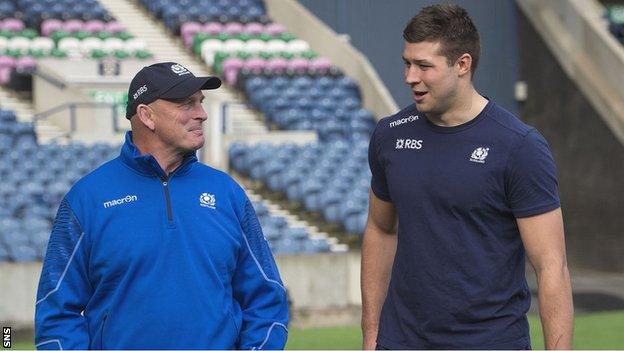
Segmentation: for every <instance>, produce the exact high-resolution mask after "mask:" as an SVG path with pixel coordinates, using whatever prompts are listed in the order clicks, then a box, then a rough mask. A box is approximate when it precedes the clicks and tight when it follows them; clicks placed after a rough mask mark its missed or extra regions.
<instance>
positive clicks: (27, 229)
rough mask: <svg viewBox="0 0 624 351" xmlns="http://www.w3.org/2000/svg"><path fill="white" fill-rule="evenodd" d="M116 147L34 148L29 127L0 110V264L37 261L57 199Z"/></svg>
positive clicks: (78, 144) (74, 145) (99, 145)
mask: <svg viewBox="0 0 624 351" xmlns="http://www.w3.org/2000/svg"><path fill="white" fill-rule="evenodd" d="M118 152H119V146H118V145H109V144H97V143H96V144H93V145H91V146H86V145H83V144H80V143H71V144H69V145H61V144H55V143H50V144H39V143H38V142H37V137H36V134H35V131H34V129H33V126H32V124H31V123H25V122H18V121H17V119H16V116H15V113H14V112H13V111H10V110H5V109H0V177H1V178H2V180H3V182H2V183H1V185H0V207H1V208H2V210H1V211H0V223H1V224H0V247H2V249H0V260H8V261H15V262H24V261H34V260H41V259H42V258H43V255H44V253H45V246H46V244H47V240H48V237H49V235H50V229H51V226H52V221H53V219H54V216H55V213H56V209H57V207H58V204H59V203H60V200H61V198H62V196H63V195H64V194H65V192H67V190H69V187H70V186H71V184H73V183H74V182H75V181H76V180H78V178H80V177H82V176H83V175H85V174H86V173H87V172H89V171H91V170H93V169H94V168H96V167H98V166H99V165H100V164H102V163H103V162H105V161H107V160H109V159H111V158H113V157H115V156H116V155H117V154H118Z"/></svg>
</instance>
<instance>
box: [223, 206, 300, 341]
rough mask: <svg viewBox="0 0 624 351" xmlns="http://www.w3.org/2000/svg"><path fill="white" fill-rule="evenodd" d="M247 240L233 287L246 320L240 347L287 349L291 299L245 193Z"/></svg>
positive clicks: (244, 228) (243, 323)
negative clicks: (287, 295)
mask: <svg viewBox="0 0 624 351" xmlns="http://www.w3.org/2000/svg"><path fill="white" fill-rule="evenodd" d="M241 227H242V230H243V238H242V240H243V243H242V250H241V254H240V256H239V259H238V264H237V268H236V272H235V273H234V277H233V279H232V288H233V292H234V298H235V299H236V300H237V301H238V303H239V304H240V306H241V310H242V315H243V318H242V319H243V321H242V326H241V331H240V334H239V345H238V348H239V349H257V350H266V349H271V350H275V349H283V348H284V346H285V345H286V339H287V337H288V328H287V325H288V299H287V297H286V289H285V287H284V285H283V284H282V281H281V279H280V276H279V272H278V269H277V265H276V264H275V261H274V259H273V256H272V254H271V251H270V249H269V245H268V242H267V241H266V238H265V237H264V235H263V234H262V229H261V228H260V222H259V221H258V217H257V216H256V212H255V211H254V208H253V206H252V205H251V202H250V201H249V200H248V199H247V198H246V197H245V207H244V218H243V220H242V223H241Z"/></svg>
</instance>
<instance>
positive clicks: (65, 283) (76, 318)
mask: <svg viewBox="0 0 624 351" xmlns="http://www.w3.org/2000/svg"><path fill="white" fill-rule="evenodd" d="M86 246H87V245H86V244H85V238H84V232H83V231H82V229H81V227H80V223H79V222H78V220H77V219H76V217H75V215H74V213H73V211H72V209H71V208H70V206H69V203H68V202H67V200H66V199H63V201H62V202H61V205H60V207H59V210H58V213H57V215H56V219H55V220H54V225H53V227H52V233H51V235H50V240H49V242H48V248H47V251H46V255H45V259H44V262H43V268H42V271H41V277H40V279H39V288H38V290H37V301H36V303H35V344H36V345H35V346H36V348H37V349H88V348H89V332H88V327H87V321H86V319H85V317H84V316H83V315H82V311H83V310H84V307H85V305H86V304H87V301H88V300H89V296H90V295H91V292H92V288H91V285H90V283H89V280H88V278H87V253H86Z"/></svg>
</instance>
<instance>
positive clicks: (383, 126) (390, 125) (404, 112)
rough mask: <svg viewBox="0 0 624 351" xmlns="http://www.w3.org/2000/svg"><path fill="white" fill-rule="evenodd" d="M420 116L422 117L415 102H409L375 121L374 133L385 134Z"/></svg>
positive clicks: (410, 122)
mask: <svg viewBox="0 0 624 351" xmlns="http://www.w3.org/2000/svg"><path fill="white" fill-rule="evenodd" d="M421 118H423V117H421V115H420V113H419V112H418V110H417V109H416V104H411V105H408V106H406V107H404V108H403V109H401V110H400V111H399V112H397V113H395V114H393V115H390V116H387V117H384V118H382V119H380V120H379V121H378V122H377V127H376V133H377V134H385V133H387V132H388V131H390V130H393V129H395V128H400V127H403V126H407V125H409V124H412V123H414V122H416V121H419V120H420V119H421Z"/></svg>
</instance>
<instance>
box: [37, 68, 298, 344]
mask: <svg viewBox="0 0 624 351" xmlns="http://www.w3.org/2000/svg"><path fill="white" fill-rule="evenodd" d="M220 85H221V81H220V80H219V79H218V78H216V77H195V76H194V75H193V74H192V73H191V72H190V71H189V70H187V69H186V68H185V67H183V66H182V65H179V64H176V63H173V62H165V63H157V64H154V65H151V66H148V67H144V68H143V69H142V70H141V71H139V72H138V73H137V75H136V76H135V77H134V79H133V80H132V82H131V83H130V89H129V93H128V107H127V112H126V117H127V118H128V119H130V123H131V125H132V132H128V133H127V134H126V141H125V144H124V145H123V148H122V150H121V154H120V156H119V157H117V158H116V159H114V160H112V161H110V162H108V163H106V164H104V165H103V166H101V167H100V168H98V169H96V170H95V171H93V172H92V173H90V174H89V175H87V176H85V177H84V178H82V179H81V180H79V181H78V182H77V183H76V184H75V185H74V186H73V188H72V189H71V190H70V191H69V192H68V193H67V195H66V196H65V198H64V199H63V201H62V202H61V205H60V208H59V211H58V215H57V218H56V220H55V223H54V228H53V230H52V234H51V236H50V242H49V244H48V251H47V254H46V258H45V261H44V264H43V270H42V273H41V279H40V282H39V290H38V294H37V302H36V316H35V338H36V344H37V348H64V349H105V348H112V349H173V348H182V349H209V348H211V349H214V348H216V349H231V348H236V349H251V348H256V349H280V348H283V347H284V345H285V343H286V338H287V334H288V331H287V327H286V325H287V323H288V306H287V299H286V292H285V289H284V286H283V284H282V282H281V279H280V276H279V273H278V270H277V267H276V265H275V262H274V260H273V257H272V255H271V252H270V250H269V246H268V244H267V242H266V240H265V238H264V236H263V234H262V231H261V229H260V224H259V222H258V219H257V217H256V214H255V212H254V210H253V207H252V205H251V202H250V201H249V200H248V198H247V197H246V195H245V192H244V191H243V189H242V188H241V187H240V186H239V185H238V184H236V182H235V181H234V180H232V178H230V177H229V176H228V175H226V174H225V173H223V172H220V171H217V170H215V169H213V168H210V167H208V166H206V165H204V164H201V163H199V162H198V161H197V158H196V157H195V151H196V150H198V149H199V148H201V147H202V146H203V144H204V140H205V138H204V132H203V129H202V124H203V122H204V121H205V120H206V118H207V115H206V112H205V111H204V108H203V106H202V102H203V100H204V95H203V94H202V90H204V89H216V88H218V87H219V86H220Z"/></svg>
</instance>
